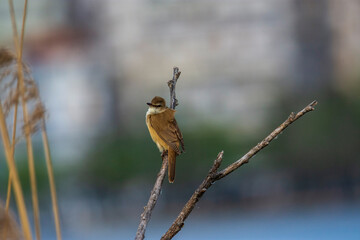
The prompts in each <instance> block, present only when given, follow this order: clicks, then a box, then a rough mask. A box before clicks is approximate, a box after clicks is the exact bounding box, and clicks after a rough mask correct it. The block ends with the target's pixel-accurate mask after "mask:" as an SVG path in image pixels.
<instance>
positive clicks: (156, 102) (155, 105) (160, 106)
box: [146, 96, 166, 114]
mask: <svg viewBox="0 0 360 240" xmlns="http://www.w3.org/2000/svg"><path fill="white" fill-rule="evenodd" d="M146 104H147V105H149V111H148V112H149V113H150V114H157V113H161V112H163V111H165V110H166V102H165V99H163V98H162V97H158V96H156V97H154V98H153V99H152V100H151V103H146Z"/></svg>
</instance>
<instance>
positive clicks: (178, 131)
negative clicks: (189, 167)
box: [172, 118, 185, 152]
mask: <svg viewBox="0 0 360 240" xmlns="http://www.w3.org/2000/svg"><path fill="white" fill-rule="evenodd" d="M172 126H173V127H174V128H175V133H176V136H177V138H178V139H179V141H180V144H181V149H182V151H181V152H185V145H184V138H183V135H182V133H181V131H180V129H179V126H178V124H177V122H176V119H175V118H174V120H173V122H172Z"/></svg>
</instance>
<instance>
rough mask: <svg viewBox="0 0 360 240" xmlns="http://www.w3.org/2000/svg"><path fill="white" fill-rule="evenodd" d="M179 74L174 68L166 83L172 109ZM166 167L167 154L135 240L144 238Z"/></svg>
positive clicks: (164, 156)
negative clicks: (170, 77) (171, 76)
mask: <svg viewBox="0 0 360 240" xmlns="http://www.w3.org/2000/svg"><path fill="white" fill-rule="evenodd" d="M180 74H181V72H180V71H179V68H178V67H174V69H173V78H172V79H171V80H170V81H168V86H169V90H170V105H169V106H170V108H172V109H175V107H176V106H177V105H178V100H177V99H176V95H175V87H176V83H177V80H178V79H179V77H180ZM167 167H168V156H167V154H164V155H163V157H162V165H161V168H160V171H159V173H158V176H157V178H156V181H155V185H154V187H153V189H152V190H151V194H150V198H149V201H148V203H147V205H146V206H145V207H144V212H143V213H142V214H141V217H140V223H139V227H138V230H137V232H136V236H135V239H136V240H142V239H144V238H145V231H146V227H147V224H148V222H149V221H150V218H151V213H152V211H153V209H154V207H155V205H156V202H157V200H158V197H159V195H160V192H161V187H162V183H163V181H164V177H165V173H166V169H167Z"/></svg>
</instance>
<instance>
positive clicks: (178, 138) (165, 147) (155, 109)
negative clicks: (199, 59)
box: [146, 96, 185, 183]
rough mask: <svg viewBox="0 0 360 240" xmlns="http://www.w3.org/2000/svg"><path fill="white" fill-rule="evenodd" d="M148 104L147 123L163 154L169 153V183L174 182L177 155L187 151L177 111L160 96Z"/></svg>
mask: <svg viewBox="0 0 360 240" xmlns="http://www.w3.org/2000/svg"><path fill="white" fill-rule="evenodd" d="M147 105H149V109H148V111H147V112H146V125H147V127H148V130H149V133H150V136H151V138H152V140H153V141H154V142H155V143H156V146H157V147H158V149H159V151H160V152H161V153H162V154H161V156H162V157H163V156H164V155H165V154H166V153H167V154H168V162H169V165H168V179H169V183H173V182H174V180H175V165H176V157H177V156H178V155H180V154H181V153H183V152H184V151H185V145H184V140H183V136H182V133H181V131H180V129H179V126H178V124H177V122H176V120H175V112H176V111H175V110H174V109H171V108H168V107H167V106H166V102H165V99H163V98H162V97H159V96H155V97H154V98H153V99H152V100H151V102H150V103H147ZM180 146H181V149H180Z"/></svg>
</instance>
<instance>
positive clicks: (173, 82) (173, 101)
mask: <svg viewBox="0 0 360 240" xmlns="http://www.w3.org/2000/svg"><path fill="white" fill-rule="evenodd" d="M180 74H181V72H180V71H179V68H178V67H174V68H173V78H172V79H171V80H170V81H168V83H167V84H168V86H169V89H170V105H169V106H170V108H171V109H175V108H176V106H177V105H179V102H178V100H177V99H176V94H175V87H176V83H177V80H178V79H179V77H180Z"/></svg>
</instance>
